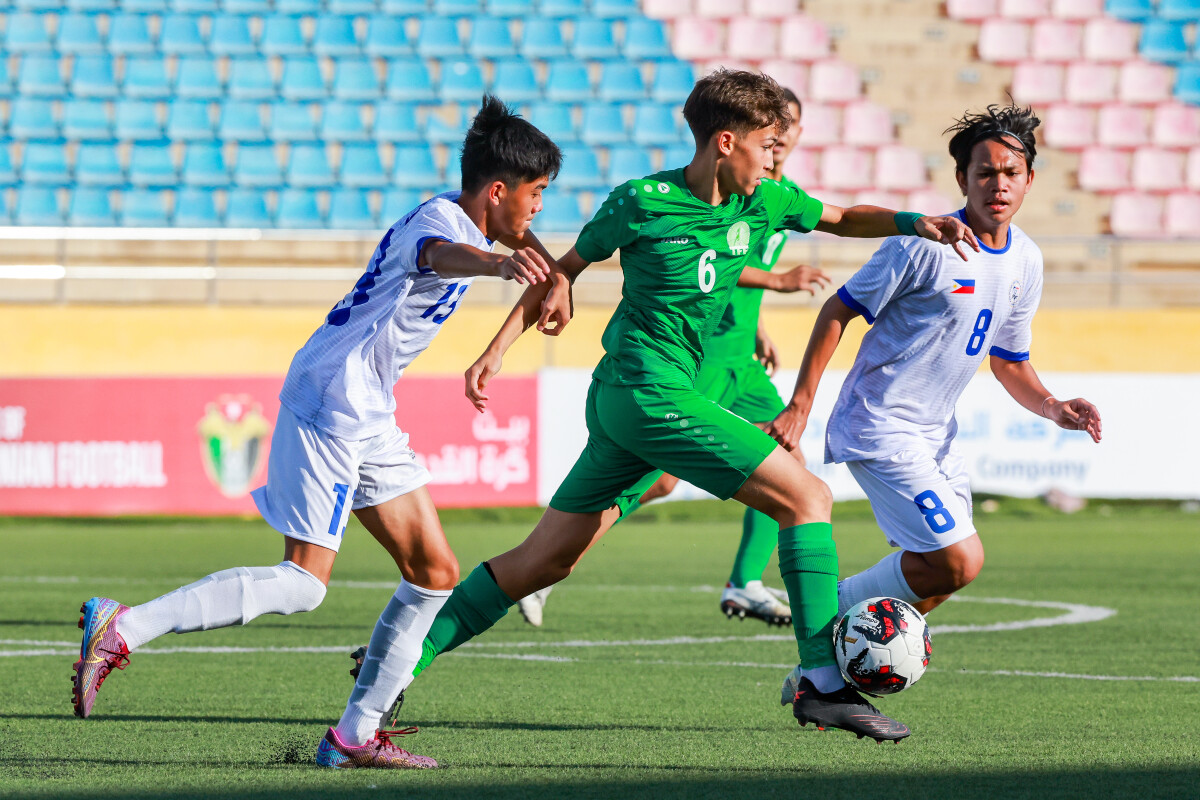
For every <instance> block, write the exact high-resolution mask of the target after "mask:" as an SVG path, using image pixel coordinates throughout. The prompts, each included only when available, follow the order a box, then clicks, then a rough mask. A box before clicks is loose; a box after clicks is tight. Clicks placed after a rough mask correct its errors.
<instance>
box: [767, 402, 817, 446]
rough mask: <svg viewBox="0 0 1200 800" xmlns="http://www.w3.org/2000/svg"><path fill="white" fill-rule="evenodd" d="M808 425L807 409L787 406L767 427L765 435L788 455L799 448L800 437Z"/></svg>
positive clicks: (789, 404)
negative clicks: (780, 446)
mask: <svg viewBox="0 0 1200 800" xmlns="http://www.w3.org/2000/svg"><path fill="white" fill-rule="evenodd" d="M807 425H808V409H806V408H799V407H797V406H794V405H792V404H791V403H788V404H787V407H786V408H784V409H783V411H780V412H779V416H777V417H775V419H773V420H771V424H770V425H768V426H767V429H766V430H767V435H768V436H770V437H771V438H772V439H774V440H775V441H777V442H779V444H780V445H782V446H783V448H784V449H785V450H787V451H788V452H789V453H790V452H791V451H793V450H795V449H796V448H797V447H799V446H800V437H801V436H803V435H804V428H805V427H806V426H807Z"/></svg>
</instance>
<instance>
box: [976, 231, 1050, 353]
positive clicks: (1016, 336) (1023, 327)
mask: <svg viewBox="0 0 1200 800" xmlns="http://www.w3.org/2000/svg"><path fill="white" fill-rule="evenodd" d="M1036 262H1037V265H1036V268H1035V269H1033V270H1031V271H1030V272H1031V276H1030V278H1029V285H1028V286H1022V285H1021V281H1020V279H1019V278H1018V279H1014V280H1013V282H1012V284H1011V285H1010V286H1009V288H1008V295H1009V296H1008V299H1009V302H1011V303H1012V304H1013V312H1012V316H1010V317H1009V318H1008V320H1007V321H1005V323H1004V325H1002V326H1001V327H1000V330H998V331H996V338H995V339H993V340H992V347H991V349H990V350H988V354H989V355H993V356H997V357H999V358H1003V359H1005V360H1007V361H1028V360H1029V348H1030V346H1031V345H1032V343H1033V315H1034V314H1035V313H1037V309H1038V305H1039V304H1040V303H1041V302H1042V268H1043V265H1042V254H1041V252H1038V253H1037V258H1036Z"/></svg>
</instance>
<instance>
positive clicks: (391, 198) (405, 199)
mask: <svg viewBox="0 0 1200 800" xmlns="http://www.w3.org/2000/svg"><path fill="white" fill-rule="evenodd" d="M419 205H421V193H420V192H418V191H414V190H412V189H388V190H387V191H385V192H384V193H383V204H382V207H381V208H380V210H379V221H380V222H382V223H383V225H389V226H390V225H391V224H392V223H394V222H396V221H397V220H399V219H401V218H403V217H404V216H405V215H406V214H408V212H410V211H412V210H413V209H414V208H416V207H417V206H419ZM381 227H382V226H381Z"/></svg>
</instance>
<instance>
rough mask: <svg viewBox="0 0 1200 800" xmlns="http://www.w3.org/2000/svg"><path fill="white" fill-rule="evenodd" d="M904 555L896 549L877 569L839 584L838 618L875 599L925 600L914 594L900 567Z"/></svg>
mask: <svg viewBox="0 0 1200 800" xmlns="http://www.w3.org/2000/svg"><path fill="white" fill-rule="evenodd" d="M902 555H904V551H903V550H896V551H894V552H892V553H889V554H888V555H886V556H884V557H883V558H882V559H881V560H880V562H879V563H878V564H876V565H875V566H873V567H870V568H868V569H865V570H863V571H862V572H860V573H858V574H857V575H851V576H850V577H849V578H846V579H845V580H843V581H839V582H838V617H841V615H842V614H845V613H846V612H847V611H849V610H850V607H851V606H853V605H854V604H856V603H861V602H862V601H863V600H867V599H870V598H872V597H895V598H896V599H898V600H903V601H904V602H906V603H917V602H919V601H921V600H922V599H923V598H921V597H917V596H916V595H915V594H913V590H912V589H910V588H909V587H908V581H906V580H905V579H904V571H903V570H902V569H901V568H900V557H901V556H902Z"/></svg>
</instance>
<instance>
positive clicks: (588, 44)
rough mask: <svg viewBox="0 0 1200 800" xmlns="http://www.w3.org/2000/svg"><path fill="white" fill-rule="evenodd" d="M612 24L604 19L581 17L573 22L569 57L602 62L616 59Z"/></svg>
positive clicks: (615, 41) (615, 44) (615, 43)
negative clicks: (573, 31)
mask: <svg viewBox="0 0 1200 800" xmlns="http://www.w3.org/2000/svg"><path fill="white" fill-rule="evenodd" d="M612 29H613V26H612V23H611V22H609V21H608V20H606V19H594V18H591V17H583V18H581V19H577V20H576V21H575V35H574V37H572V39H571V55H573V56H574V57H575V58H583V59H593V60H602V59H606V58H616V57H617V40H616V39H615V38H614V37H613V30H612Z"/></svg>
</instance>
